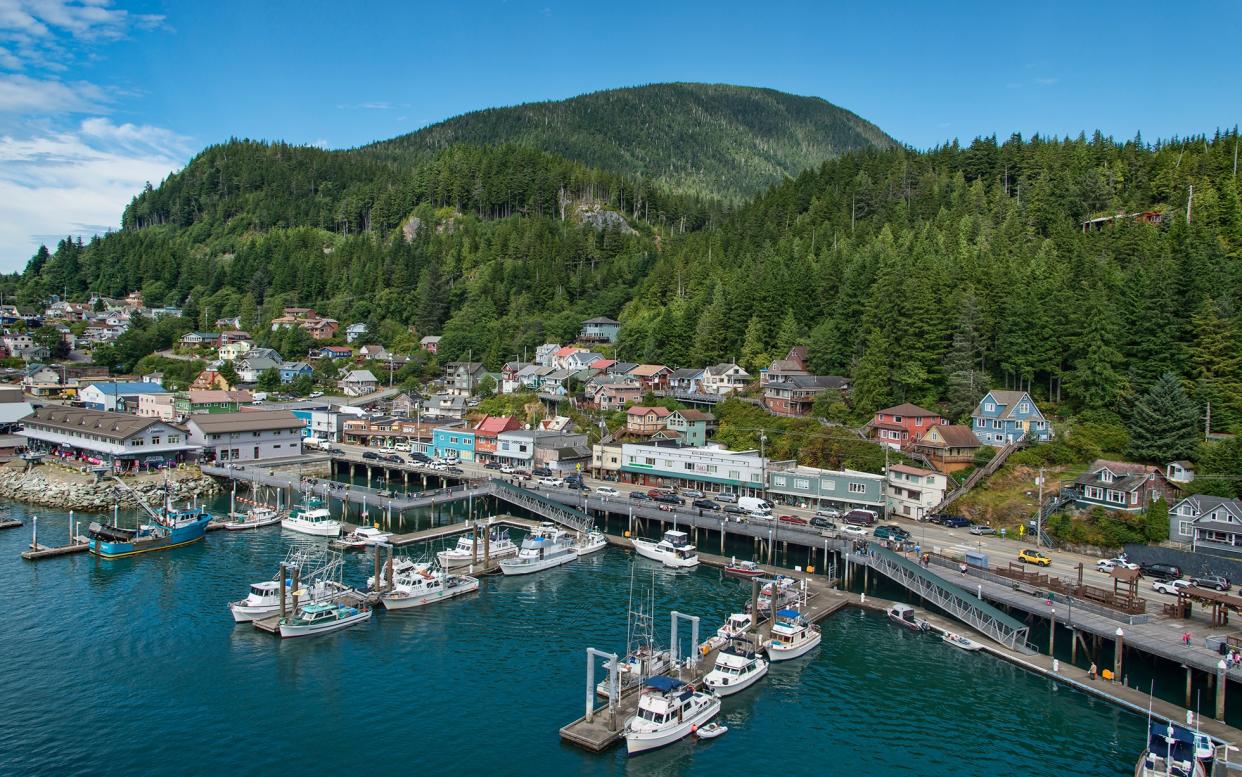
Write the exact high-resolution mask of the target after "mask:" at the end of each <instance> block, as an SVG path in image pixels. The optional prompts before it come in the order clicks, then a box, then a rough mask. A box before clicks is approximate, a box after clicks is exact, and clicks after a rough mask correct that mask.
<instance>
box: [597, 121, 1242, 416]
mask: <svg viewBox="0 0 1242 777" xmlns="http://www.w3.org/2000/svg"><path fill="white" fill-rule="evenodd" d="M1237 142H1238V137H1237V134H1236V133H1228V134H1225V135H1217V136H1216V137H1212V138H1204V137H1197V138H1190V139H1186V140H1178V141H1173V142H1168V143H1162V144H1157V145H1155V146H1148V145H1145V144H1143V143H1142V142H1141V140H1139V139H1136V140H1134V141H1130V142H1125V143H1118V142H1114V141H1112V140H1109V139H1106V138H1103V137H1101V136H1099V135H1097V136H1096V137H1094V138H1092V139H1090V140H1088V139H1086V138H1083V137H1080V138H1078V139H1074V140H1068V139H1067V140H1046V139H1042V138H1033V139H1031V140H1029V141H1026V140H1023V139H1021V138H1019V137H1016V136H1015V137H1013V138H1011V139H1009V140H1008V141H1006V142H1004V143H1003V144H998V143H997V142H996V140H995V139H993V138H986V139H980V140H977V141H975V142H974V143H972V144H971V145H970V146H969V147H961V146H958V145H957V144H954V145H950V146H945V147H941V148H936V149H933V150H931V151H928V152H922V153H920V152H916V151H912V150H908V149H889V150H876V151H863V152H857V153H854V154H850V155H847V156H845V157H843V158H841V159H838V160H834V161H831V162H827V163H825V164H824V165H823V166H822V167H821V168H820V169H819V170H817V171H814V172H808V173H805V174H803V175H801V176H799V177H798V178H797V179H796V180H793V181H790V182H788V183H787V184H785V185H782V186H778V187H775V188H773V189H772V190H770V191H768V192H766V193H765V194H763V195H761V196H760V197H758V198H756V199H755V200H754V201H753V202H752V203H751V204H749V205H748V206H746V207H744V208H742V209H740V210H739V211H737V212H736V213H735V214H733V215H732V216H731V217H730V218H729V219H727V220H726V221H724V222H723V223H722V224H721V225H719V226H718V227H717V228H713V229H710V230H703V231H700V232H698V233H695V234H693V235H688V236H686V237H685V238H683V239H681V240H678V241H675V242H673V243H671V244H670V246H669V249H670V250H667V251H665V252H664V254H663V255H662V256H661V258H660V261H659V262H658V263H657V264H656V265H655V267H654V268H653V269H652V271H651V273H650V274H649V275H648V276H647V278H646V279H645V282H644V284H643V286H642V287H641V288H640V289H638V290H637V291H636V293H635V295H634V300H633V302H631V303H630V304H629V305H628V306H627V308H626V309H625V311H624V312H623V313H622V316H621V320H622V321H623V322H624V323H625V326H624V327H623V329H622V342H621V352H622V354H623V355H624V356H625V357H626V358H631V359H654V360H661V361H665V362H668V363H675V364H684V363H692V364H702V363H710V362H713V361H716V360H719V359H723V358H730V357H737V358H739V359H742V360H743V362H744V363H745V365H746V366H748V367H759V366H761V365H763V364H765V363H766V361H767V360H769V359H770V358H772V357H773V356H775V355H778V354H782V353H783V352H784V351H785V349H786V348H788V347H789V346H790V345H791V344H795V343H799V342H802V343H807V344H808V345H809V346H810V355H811V361H812V366H813V367H814V369H815V370H816V371H818V372H821V373H837V374H848V375H852V376H853V378H854V380H855V385H854V392H853V394H854V396H853V401H854V404H855V408H856V409H857V410H858V411H859V412H860V415H862V414H865V413H867V412H869V411H871V410H874V409H876V408H879V407H883V406H885V405H888V404H893V403H897V402H901V401H912V402H917V403H922V404H935V403H938V402H943V403H945V404H947V405H948V407H949V408H950V410H951V412H952V414H953V415H954V416H955V417H960V415H961V414H962V413H964V412H966V411H968V410H969V409H970V407H972V406H973V403H974V402H975V401H977V399H978V396H979V394H980V392H981V389H982V388H983V387H986V386H1011V387H1022V388H1027V389H1029V390H1031V391H1033V392H1034V393H1035V394H1036V395H1037V396H1038V397H1041V398H1051V399H1054V400H1055V399H1062V400H1066V399H1067V400H1070V401H1071V402H1072V403H1073V404H1074V405H1076V406H1078V407H1081V408H1101V409H1124V408H1125V407H1126V406H1127V404H1128V403H1129V402H1130V401H1131V400H1132V398H1133V397H1135V396H1136V395H1137V394H1138V393H1140V392H1142V391H1144V390H1145V389H1146V388H1147V387H1149V386H1150V385H1151V384H1152V383H1154V382H1155V381H1156V379H1157V378H1158V377H1159V376H1160V375H1161V374H1162V373H1164V372H1171V373H1173V374H1174V375H1176V376H1178V377H1179V378H1181V379H1182V380H1184V381H1185V382H1186V383H1187V384H1188V386H1189V387H1190V389H1191V391H1192V393H1193V395H1194V396H1195V397H1196V399H1197V401H1198V402H1199V404H1200V406H1201V407H1203V406H1205V405H1206V402H1207V400H1209V399H1211V400H1212V402H1213V426H1214V427H1216V428H1221V429H1225V428H1229V426H1230V425H1231V424H1234V423H1237V422H1239V421H1242V309H1240V308H1239V305H1240V304H1242V264H1240V263H1239V255H1238V253H1239V249H1240V248H1242V204H1240V202H1239V196H1238V182H1237V178H1236V173H1235V171H1234V158H1235V149H1236V147H1237ZM1192 185H1193V186H1194V200H1193V203H1192V208H1191V219H1190V221H1189V223H1188V222H1187V218H1186V205H1187V200H1188V198H1189V192H1190V187H1191V186H1192ZM1148 210H1154V211H1158V212H1159V214H1160V217H1161V223H1159V224H1148V223H1144V222H1143V221H1141V220H1136V219H1134V218H1131V217H1123V218H1119V219H1116V220H1114V221H1112V222H1108V223H1106V224H1105V225H1104V226H1103V228H1101V229H1098V230H1097V229H1087V230H1085V231H1084V227H1083V222H1084V221H1086V220H1087V219H1089V218H1091V217H1093V216H1097V215H1102V214H1107V215H1116V214H1118V213H1138V212H1142V211H1148Z"/></svg>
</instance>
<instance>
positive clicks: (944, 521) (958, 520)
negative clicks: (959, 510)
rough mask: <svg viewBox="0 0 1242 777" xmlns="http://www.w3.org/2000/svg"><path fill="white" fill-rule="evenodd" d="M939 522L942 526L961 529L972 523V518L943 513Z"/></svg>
mask: <svg viewBox="0 0 1242 777" xmlns="http://www.w3.org/2000/svg"><path fill="white" fill-rule="evenodd" d="M939 523H940V525H941V526H944V527H947V528H949V529H961V528H963V527H965V526H969V525H970V519H969V518H963V517H962V516H960V515H942V516H941V517H940V521H939Z"/></svg>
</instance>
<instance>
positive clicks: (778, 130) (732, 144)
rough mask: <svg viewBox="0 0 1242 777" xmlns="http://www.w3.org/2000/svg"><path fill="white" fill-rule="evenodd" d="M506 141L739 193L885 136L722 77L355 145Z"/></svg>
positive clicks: (390, 151)
mask: <svg viewBox="0 0 1242 777" xmlns="http://www.w3.org/2000/svg"><path fill="white" fill-rule="evenodd" d="M463 143H464V144H467V145H480V146H487V145H496V144H501V143H511V144H515V145H519V146H523V147H527V148H534V149H540V150H542V151H546V152H549V153H552V154H556V155H557V156H561V157H564V158H566V159H572V160H576V161H578V162H581V163H583V164H586V165H589V166H590V167H594V168H599V169H604V170H612V171H615V172H619V173H624V174H626V175H629V176H631V177H635V178H638V177H641V178H643V179H645V180H651V181H655V182H657V183H659V184H661V185H662V186H663V187H665V188H667V189H669V190H672V191H680V192H686V193H692V194H701V195H705V196H710V197H724V198H727V199H740V198H743V197H749V196H752V195H754V194H755V193H757V192H759V191H762V190H763V189H765V188H766V187H768V186H770V185H771V184H773V183H776V182H778V181H781V180H783V179H784V178H786V177H789V176H795V175H797V174H798V173H800V172H801V171H803V170H806V169H808V168H811V167H814V166H816V165H818V164H820V163H821V162H823V161H824V160H826V159H831V158H833V157H836V156H840V155H841V154H844V153H848V152H850V151H854V150H857V149H863V148H887V147H890V146H892V145H894V143H893V140H892V138H890V137H889V136H888V135H886V134H885V133H884V132H883V131H882V130H880V129H879V128H878V127H876V126H875V125H874V124H871V123H870V122H868V121H866V120H864V119H862V118H860V117H859V116H857V115H855V114H853V113H851V112H849V111H847V110H845V109H843V108H839V107H837V106H835V105H833V104H831V103H829V102H827V101H825V100H822V99H820V98H818V97H801V96H797V95H791V94H786V93H783V92H778V91H776V90H773V89H757V88H752V87H741V86H730V85H725V84H694V83H673V84H652V85H649V86H641V87H633V88H627V89H609V90H605V91H600V92H593V93H591V94H585V95H581V96H579V97H573V98H571V99H568V100H556V101H547V102H537V103H527V104H524V105H517V106H512V107H506V108H491V109H487V110H482V111H475V112H473V113H467V114H464V115H462V116H458V117H455V118H452V119H448V120H447V121H443V122H440V123H438V124H433V125H432V126H430V127H427V128H425V129H422V130H419V131H417V132H413V133H410V134H408V135H402V136H401V137H397V138H393V139H391V140H386V141H381V142H379V143H376V144H373V145H371V146H368V147H366V148H365V149H363V150H364V151H371V152H374V153H376V154H378V155H380V156H381V157H382V158H385V159H390V160H394V161H401V160H406V159H408V158H410V156H411V155H414V156H415V157H418V156H427V155H430V154H433V153H435V152H438V151H440V150H443V149H446V148H450V147H452V146H454V145H458V144H463Z"/></svg>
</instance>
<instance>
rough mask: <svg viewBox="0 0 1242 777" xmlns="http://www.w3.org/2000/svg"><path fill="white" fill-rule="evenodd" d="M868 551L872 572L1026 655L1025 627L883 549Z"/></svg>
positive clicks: (970, 595) (971, 595)
mask: <svg viewBox="0 0 1242 777" xmlns="http://www.w3.org/2000/svg"><path fill="white" fill-rule="evenodd" d="M870 551H871V559H870V561H871V566H872V567H874V568H875V569H876V571H878V572H880V573H881V574H883V575H885V576H886V577H888V578H891V579H892V580H893V581H894V582H896V583H899V584H901V585H903V586H905V587H906V588H907V589H909V590H910V591H912V592H914V593H916V594H918V595H919V596H921V597H923V598H924V599H926V600H927V601H929V602H931V603H932V604H934V605H936V606H937V607H939V608H941V609H942V610H944V611H945V612H947V613H949V614H950V615H952V616H953V617H955V618H957V619H958V620H960V621H962V622H963V623H966V624H968V625H970V626H972V627H974V628H975V629H976V630H978V631H979V632H981V633H983V634H986V635H988V636H989V637H991V638H992V639H994V640H995V641H997V642H999V643H1000V644H1002V645H1004V646H1005V647H1008V648H1010V649H1011V650H1017V651H1019V652H1022V653H1029V652H1030V648H1028V647H1027V644H1026V640H1027V636H1028V631H1029V630H1028V627H1027V626H1026V625H1025V624H1023V623H1021V622H1020V621H1018V620H1016V619H1014V618H1011V617H1010V616H1008V615H1006V614H1005V613H1003V612H1001V611H1000V610H999V609H997V608H996V607H994V606H992V605H991V604H988V603H987V602H985V601H983V600H982V599H980V598H978V597H976V596H975V595H974V594H970V593H967V592H966V591H964V590H962V589H961V588H959V587H957V586H956V585H954V584H952V583H950V582H949V581H947V580H945V579H944V578H943V577H941V576H940V575H937V574H936V573H935V572H932V571H931V570H929V569H924V568H923V567H921V566H919V565H918V564H916V563H914V562H913V561H910V560H909V559H907V558H904V557H903V556H900V555H898V554H897V553H894V552H893V551H891V550H889V549H887V548H881V547H877V546H876V545H874V544H873V545H871V547H870Z"/></svg>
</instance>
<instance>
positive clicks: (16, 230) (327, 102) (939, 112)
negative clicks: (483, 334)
mask: <svg viewBox="0 0 1242 777" xmlns="http://www.w3.org/2000/svg"><path fill="white" fill-rule="evenodd" d="M946 5H947V6H949V8H950V10H945V8H944V7H943V6H946ZM1089 5H1090V4H1086V3H1055V2H1053V3H1044V4H1038V5H1031V4H1027V5H1023V6H1012V5H1003V4H997V3H987V4H982V3H980V4H967V3H955V4H932V3H926V4H922V3H909V4H905V3H901V2H890V3H887V4H883V7H882V8H878V7H877V6H880V4H872V3H857V2H853V3H848V4H841V3H830V2H810V3H781V2H769V3H754V2H750V3H729V2H713V3H701V4H690V3H658V2H657V3H645V2H641V1H640V0H632V1H631V2H628V3H572V4H571V3H562V2H556V1H555V0H535V2H522V1H521V0H507V2H505V1H502V0H495V1H488V2H470V3H466V2H462V3H453V2H449V3H445V2H438V3H425V4H424V3H415V2H404V3H398V2H392V3H387V2H379V1H378V0H374V1H372V2H367V3H352V2H351V3H347V2H340V3H329V2H317V1H316V0H302V1H301V2H287V3H285V2H274V1H273V2H266V1H265V0H258V1H257V2H256V1H254V0H251V1H250V2H234V1H233V0H212V1H211V2H167V1H165V2H160V1H159V0H134V1H133V2H127V1H125V0H0V270H2V271H10V270H14V269H18V268H20V267H21V266H22V265H23V264H24V263H25V261H26V260H27V259H28V258H29V257H30V255H31V254H32V253H33V252H34V250H35V248H37V246H38V244H39V243H40V242H48V241H55V239H56V238H57V236H60V235H64V234H91V233H93V232H97V231H102V230H104V229H107V228H109V227H113V228H114V227H116V226H117V225H118V224H119V220H120V214H121V210H122V209H123V208H124V206H125V204H126V203H127V202H128V200H129V198H130V197H131V196H133V194H134V193H135V192H136V191H138V190H139V189H140V188H141V187H142V185H143V184H144V183H145V182H146V181H151V182H152V183H158V182H159V180H160V179H162V178H163V177H164V176H165V175H167V174H168V173H169V172H171V171H173V170H175V169H177V168H178V167H180V166H182V165H184V164H185V162H186V161H188V159H189V158H190V157H191V156H193V154H194V153H195V152H196V151H197V150H198V149H200V148H201V147H202V146H204V145H207V144H210V143H215V142H218V141H221V140H226V139H228V138H229V137H232V136H236V137H251V138H267V139H277V138H279V139H284V140H288V141H291V142H295V143H308V144H309V143H314V144H319V145H324V146H328V147H332V148H344V147H349V146H354V145H358V144H362V143H365V142H368V141H370V140H375V139H379V138H384V137H391V136H393V135H398V134H401V133H404V132H409V131H412V130H415V129H417V128H419V127H421V126H424V125H426V124H428V123H432V122H435V121H438V120H440V119H444V118H447V117H449V116H453V115H456V114H458V113H462V112H465V111H469V110H472V109H476V108H484V107H489V106H495V105H507V104H513V103H517V102H524V101H530V100H540V99H555V98H562V97H569V96H572V95H575V94H580V93H582V92H587V91H592V90H596V89H604V88H610V87H618V86H628V85H634V84H641V83H651V82H659V81H710V82H725V83H736V84H747V85H754V86H768V87H773V88H776V89H782V90H785V91H789V92H794V93H797V94H806V95H816V96H819V97H823V98H825V99H827V100H829V101H831V102H833V103H836V104H838V105H841V106H844V107H846V108H849V109H850V110H853V111H855V112H856V113H858V114H860V115H862V116H863V117H865V118H867V119H869V120H871V121H873V122H875V123H876V124H878V125H879V126H880V127H882V128H883V129H885V130H886V131H888V132H889V133H890V134H891V135H893V136H894V137H896V138H897V139H899V140H901V141H903V142H905V143H909V144H910V145H913V146H916V147H920V148H923V147H928V146H932V145H936V144H937V143H940V142H942V141H944V140H947V139H951V138H962V139H966V140H969V139H970V138H973V137H975V136H977V135H980V134H991V133H997V134H999V135H1001V136H1002V137H1003V136H1007V135H1008V134H1009V133H1011V132H1022V133H1024V134H1027V135H1029V134H1032V133H1035V132H1040V133H1044V134H1058V135H1064V134H1077V133H1078V132H1079V131H1083V130H1085V131H1087V132H1090V131H1093V130H1095V129H1097V128H1098V129H1101V130H1103V131H1104V132H1105V133H1108V134H1112V135H1115V136H1118V137H1125V138H1129V137H1133V135H1134V134H1135V132H1137V131H1141V132H1142V134H1143V137H1144V138H1145V139H1147V140H1154V139H1156V138H1161V137H1170V136H1173V135H1186V134H1193V133H1203V132H1207V133H1210V132H1212V131H1214V130H1215V129H1216V128H1217V127H1232V126H1234V125H1235V124H1237V123H1239V122H1242V78H1240V77H1239V67H1238V62H1237V52H1238V51H1239V46H1240V44H1239V41H1240V40H1242V34H1240V33H1242V4H1240V3H1238V2H1203V3H1185V4H1174V5H1170V4H1168V3H1167V2H1166V3H1159V4H1157V3H1143V2H1131V3H1126V4H1124V5H1123V6H1118V5H1115V4H1109V6H1108V7H1105V6H1104V5H1103V4H1101V5H1100V6H1099V7H1084V6H1089Z"/></svg>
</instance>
